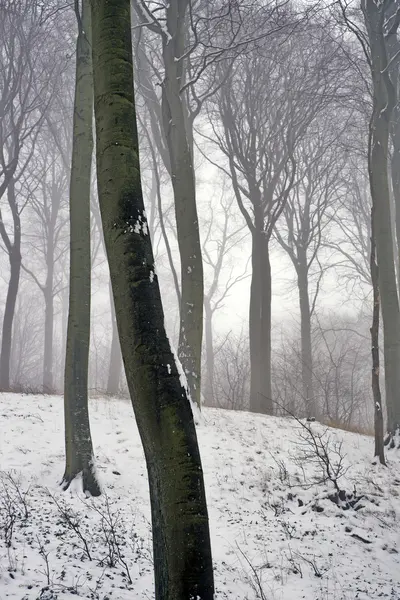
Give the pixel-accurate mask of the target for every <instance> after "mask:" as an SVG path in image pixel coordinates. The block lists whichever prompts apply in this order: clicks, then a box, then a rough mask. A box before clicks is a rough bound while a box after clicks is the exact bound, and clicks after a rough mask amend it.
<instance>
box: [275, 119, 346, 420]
mask: <svg viewBox="0 0 400 600" xmlns="http://www.w3.org/2000/svg"><path fill="white" fill-rule="evenodd" d="M336 126H337V123H334V124H332V123H329V120H328V119H327V118H325V119H320V121H319V122H316V123H315V124H314V126H313V127H312V128H311V130H310V132H309V135H308V136H307V137H306V138H304V139H303V140H301V141H300V143H299V145H298V149H297V152H296V162H297V176H296V179H297V181H296V185H295V186H294V187H293V190H292V193H290V195H289V197H288V200H287V202H286V204H285V207H284V209H283V218H282V219H281V222H280V223H279V224H278V225H277V226H276V227H275V235H276V237H277V239H278V242H279V243H280V245H281V246H282V248H283V249H284V250H285V251H286V252H287V254H288V256H289V258H290V260H291V261H292V264H293V266H294V268H295V271H296V276H297V286H298V293H299V304H300V329H301V335H300V340H301V363H302V369H301V377H302V385H303V400H304V403H305V407H306V413H307V416H308V417H314V418H318V403H317V400H316V397H315V395H314V385H313V357H312V335H311V334H312V330H311V320H312V316H313V313H314V310H315V306H316V302H317V298H318V293H319V290H320V285H321V281H322V278H323V275H324V273H325V269H324V268H323V267H322V265H321V264H320V260H319V254H320V250H321V248H322V246H323V241H324V235H325V233H326V231H325V230H326V229H327V227H328V225H329V224H330V222H331V219H332V216H333V214H334V213H335V208H334V207H335V204H336V205H337V202H335V200H337V198H338V196H339V194H340V188H341V170H342V168H343V160H344V158H345V157H344V156H343V154H342V153H341V152H340V148H339V147H338V144H337V137H338V136H339V135H340V130H339V132H338V130H337V128H336ZM282 221H283V224H282ZM315 265H317V268H316V269H315ZM313 276H314V279H316V283H315V286H314V291H313V293H312V292H311V290H310V284H311V283H312V277H313Z"/></svg>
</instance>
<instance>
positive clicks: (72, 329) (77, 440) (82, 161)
mask: <svg viewBox="0 0 400 600" xmlns="http://www.w3.org/2000/svg"><path fill="white" fill-rule="evenodd" d="M75 12H76V18H77V22H78V36H77V42H76V84H75V102H74V120H73V142H72V166H71V181H70V206H69V210H70V279H69V282H70V285H69V313H68V329H67V349H66V356H65V373H64V415H65V472H64V476H63V480H62V486H63V489H67V488H68V487H69V485H70V483H71V481H73V479H75V478H76V477H77V475H78V474H80V473H82V485H83V490H84V491H87V492H89V493H90V494H92V496H98V495H99V494H100V486H99V484H98V482H97V478H96V474H95V470H94V457H93V446H92V438H91V433H90V424H89V408H88V368H89V344H90V299H91V285H90V283H91V251H90V250H91V249H90V243H91V235H90V233H91V227H90V185H91V167H92V154H93V132H92V121H93V81H92V57H91V40H90V32H91V20H90V13H91V10H90V5H89V0H82V3H81V2H79V1H78V0H76V2H75Z"/></svg>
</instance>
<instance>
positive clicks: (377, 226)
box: [364, 0, 400, 444]
mask: <svg viewBox="0 0 400 600" xmlns="http://www.w3.org/2000/svg"><path fill="white" fill-rule="evenodd" d="M364 15H365V19H366V26H367V29H368V36H369V45H370V51H371V74H372V80H373V88H374V98H373V100H374V104H373V114H372V117H371V122H370V139H369V153H368V169H369V180H370V188H371V198H372V206H373V208H374V231H375V242H376V252H377V263H378V271H379V291H380V300H381V306H382V319H383V339H384V358H385V388H386V407H387V430H388V441H389V440H390V441H391V444H392V443H393V444H394V441H393V436H394V435H395V433H396V431H397V430H398V429H399V427H400V368H399V365H400V310H399V299H398V294H397V282H396V271H395V265H394V254H393V238H392V226H391V225H392V224H391V215H390V192H389V179H388V146H389V123H390V121H391V117H392V113H393V110H394V107H395V105H396V93H395V89H394V87H393V84H392V82H391V80H390V75H389V72H388V69H387V66H388V64H389V63H388V57H387V51H386V42H385V35H384V22H385V18H386V17H385V10H384V5H382V4H379V5H378V4H376V3H375V2H374V0H365V7H364Z"/></svg>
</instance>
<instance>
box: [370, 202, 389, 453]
mask: <svg viewBox="0 0 400 600" xmlns="http://www.w3.org/2000/svg"><path fill="white" fill-rule="evenodd" d="M371 224H372V227H371V281H372V289H373V296H374V306H373V313H372V327H371V330H370V331H371V346H372V350H371V353H372V393H373V399H374V421H375V454H374V456H376V457H378V458H379V461H380V463H381V464H382V465H385V464H386V462H385V450H384V434H383V407H382V398H381V388H380V384H379V374H380V365H379V361H380V358H379V311H380V298H379V272H378V265H377V263H376V248H375V236H374V209H373V208H372V210H371Z"/></svg>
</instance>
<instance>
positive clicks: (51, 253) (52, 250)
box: [22, 126, 68, 393]
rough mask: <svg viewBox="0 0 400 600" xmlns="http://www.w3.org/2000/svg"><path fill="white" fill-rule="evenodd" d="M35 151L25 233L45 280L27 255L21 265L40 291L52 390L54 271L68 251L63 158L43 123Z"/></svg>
mask: <svg viewBox="0 0 400 600" xmlns="http://www.w3.org/2000/svg"><path fill="white" fill-rule="evenodd" d="M36 150H37V151H36V153H35V156H34V158H33V160H32V161H31V163H30V165H29V166H28V169H27V175H28V182H27V186H30V187H31V188H32V190H31V192H30V201H29V205H28V214H29V216H30V228H29V233H28V234H27V236H28V239H29V241H30V245H31V247H32V249H36V250H37V251H38V252H39V254H40V258H41V259H42V260H43V262H44V269H43V268H41V269H40V271H42V270H43V271H44V272H45V278H44V281H43V279H42V280H41V277H40V276H39V275H36V274H35V271H37V270H38V269H37V268H36V269H35V267H34V266H31V260H30V257H29V259H28V257H27V258H26V259H25V260H24V262H23V263H22V268H23V269H24V270H25V271H26V272H27V273H29V275H30V276H31V277H32V279H33V281H34V282H35V283H36V284H37V286H38V287H39V289H40V290H41V292H42V294H43V299H44V312H45V318H44V346H43V379H42V382H43V391H44V392H45V393H51V392H52V391H53V390H54V380H53V362H54V361H53V354H54V352H53V338H54V315H55V309H54V301H55V298H56V296H57V294H59V292H60V289H61V287H62V285H63V281H62V276H61V277H60V276H59V274H57V265H58V263H59V261H60V260H61V259H62V258H63V257H64V254H65V253H66V250H67V242H66V240H65V235H63V234H64V231H65V225H66V222H67V217H66V214H65V204H66V202H65V193H66V189H67V176H68V173H67V172H66V169H65V167H64V165H63V161H60V160H59V152H58V148H57V145H56V144H55V142H54V139H52V136H51V134H50V135H49V130H48V129H47V128H46V127H45V126H44V127H43V128H42V131H41V135H40V136H39V139H38V143H37V148H36ZM28 189H29V187H28ZM28 260H29V262H28ZM28 265H29V266H28Z"/></svg>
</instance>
